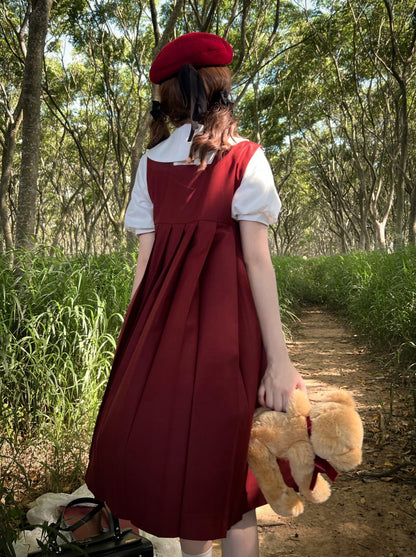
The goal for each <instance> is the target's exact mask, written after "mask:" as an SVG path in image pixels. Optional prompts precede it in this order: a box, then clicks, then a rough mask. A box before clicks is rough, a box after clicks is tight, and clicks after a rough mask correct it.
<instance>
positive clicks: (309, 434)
mask: <svg viewBox="0 0 416 557" xmlns="http://www.w3.org/2000/svg"><path fill="white" fill-rule="evenodd" d="M362 442H363V425H362V422H361V419H360V416H359V415H358V413H357V411H356V409H355V403H354V400H353V398H352V396H351V395H350V394H349V393H347V392H345V391H341V390H338V391H334V392H329V393H328V394H326V396H325V398H324V399H323V400H321V401H319V402H316V403H314V404H313V405H311V403H310V402H309V400H308V398H307V397H306V395H305V394H304V393H303V392H301V391H299V390H296V391H295V392H294V393H293V395H292V397H291V398H290V399H289V402H288V406H287V409H286V412H276V411H274V410H270V409H268V408H258V409H257V410H256V411H255V414H254V418H253V424H252V430H251V436H250V443H249V451H248V464H249V466H250V468H251V471H252V472H253V474H254V476H255V477H256V479H257V482H258V484H259V487H260V489H261V491H262V492H263V495H264V497H265V499H266V501H267V502H268V503H269V505H270V506H271V507H272V509H273V510H274V511H275V512H276V513H277V514H279V515H281V516H298V515H299V514H301V513H302V512H303V510H304V506H303V502H302V500H301V497H300V494H301V495H303V496H304V497H305V498H306V499H307V500H309V501H312V502H314V503H322V502H324V501H326V500H327V499H328V497H329V496H330V493H331V489H330V486H329V484H328V482H327V481H326V480H325V479H324V478H323V477H322V473H325V474H326V475H328V477H329V478H330V479H331V480H332V481H335V478H336V476H337V474H338V471H340V472H341V471H342V472H347V471H349V470H352V469H354V468H355V467H356V466H358V465H359V464H360V463H361V457H362V451H361V447H362Z"/></svg>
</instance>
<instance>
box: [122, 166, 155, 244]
mask: <svg viewBox="0 0 416 557" xmlns="http://www.w3.org/2000/svg"><path fill="white" fill-rule="evenodd" d="M124 228H125V229H126V230H128V231H129V232H133V233H134V234H144V233H146V232H153V231H154V229H155V225H154V222H153V203H152V200H151V199H150V195H149V192H148V189H147V155H143V157H142V158H141V159H140V163H139V168H138V169H137V174H136V179H135V182H134V187H133V191H132V193H131V199H130V203H129V204H128V206H127V210H126V215H125V217H124Z"/></svg>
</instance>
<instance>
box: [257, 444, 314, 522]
mask: <svg viewBox="0 0 416 557" xmlns="http://www.w3.org/2000/svg"><path fill="white" fill-rule="evenodd" d="M248 463H249V466H250V468H251V470H252V472H253V474H254V475H255V477H256V479H257V482H258V484H259V486H260V489H261V491H262V493H263V495H264V497H265V498H266V501H267V502H268V503H269V505H270V506H271V507H272V509H273V510H274V511H275V512H276V513H277V514H280V515H281V516H298V515H299V514H301V513H302V512H303V503H302V501H301V500H300V497H299V495H298V494H297V493H296V492H295V491H294V490H293V489H291V488H288V487H287V485H286V484H285V482H284V481H283V478H282V475H281V473H280V470H279V466H278V464H277V461H276V457H275V456H274V455H273V454H272V453H271V452H270V451H269V450H268V449H267V447H265V446H264V444H263V443H262V442H261V441H259V440H258V439H254V440H253V439H252V441H250V449H249V456H248Z"/></svg>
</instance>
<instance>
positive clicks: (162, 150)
mask: <svg viewBox="0 0 416 557" xmlns="http://www.w3.org/2000/svg"><path fill="white" fill-rule="evenodd" d="M190 132H191V124H183V126H181V127H180V128H176V130H175V131H174V132H172V133H171V134H170V136H169V137H168V138H167V139H165V140H164V141H162V142H161V143H158V144H157V145H156V146H155V147H153V148H152V149H149V150H148V151H147V156H148V158H149V159H151V160H152V161H157V162H185V161H186V159H187V158H188V156H189V149H190V147H191V142H190V141H188V137H189V134H190Z"/></svg>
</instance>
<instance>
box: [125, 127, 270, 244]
mask: <svg viewBox="0 0 416 557" xmlns="http://www.w3.org/2000/svg"><path fill="white" fill-rule="evenodd" d="M190 129H191V124H184V125H183V126H181V127H180V128H177V129H176V130H175V131H174V132H173V133H172V134H171V135H170V136H169V137H168V138H167V139H165V140H164V141H162V142H161V143H159V144H158V145H156V146H155V147H153V148H152V149H149V150H148V151H147V152H146V153H145V154H144V155H143V156H142V158H141V159H140V163H139V168H138V169H137V174H136V179H135V183H134V187H133V191H132V194H131V200H130V203H129V205H128V207H127V210H126V216H125V221H124V226H125V229H126V230H129V231H130V232H133V233H135V234H144V233H146V232H153V231H154V229H155V225H154V222H153V203H152V200H151V199H150V195H149V192H148V188H147V159H148V158H150V159H151V160H153V161H156V162H171V163H173V164H197V163H198V161H197V160H196V161H194V162H192V163H186V162H185V161H186V159H187V158H188V155H189V147H190V142H188V137H189V133H190ZM239 141H246V140H245V139H241V138H237V139H235V140H233V144H235V143H238V142H239ZM214 157H215V152H213V153H212V155H211V156H210V157H209V160H208V163H209V164H210V163H211V162H212V161H213V160H214ZM280 207H281V203H280V199H279V196H278V194H277V191H276V188H275V185H274V180H273V174H272V171H271V168H270V165H269V163H268V161H267V159H266V157H265V155H264V153H263V150H262V149H257V151H256V152H255V153H254V155H253V156H252V157H251V159H250V161H249V163H248V165H247V167H246V170H245V173H244V176H243V179H242V181H241V184H240V186H239V187H238V189H237V190H236V192H235V193H234V197H233V200H232V206H231V216H232V218H233V219H235V220H250V221H257V222H261V223H263V224H265V225H266V226H267V225H269V224H273V223H275V222H276V220H277V217H278V215H279V212H280Z"/></svg>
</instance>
